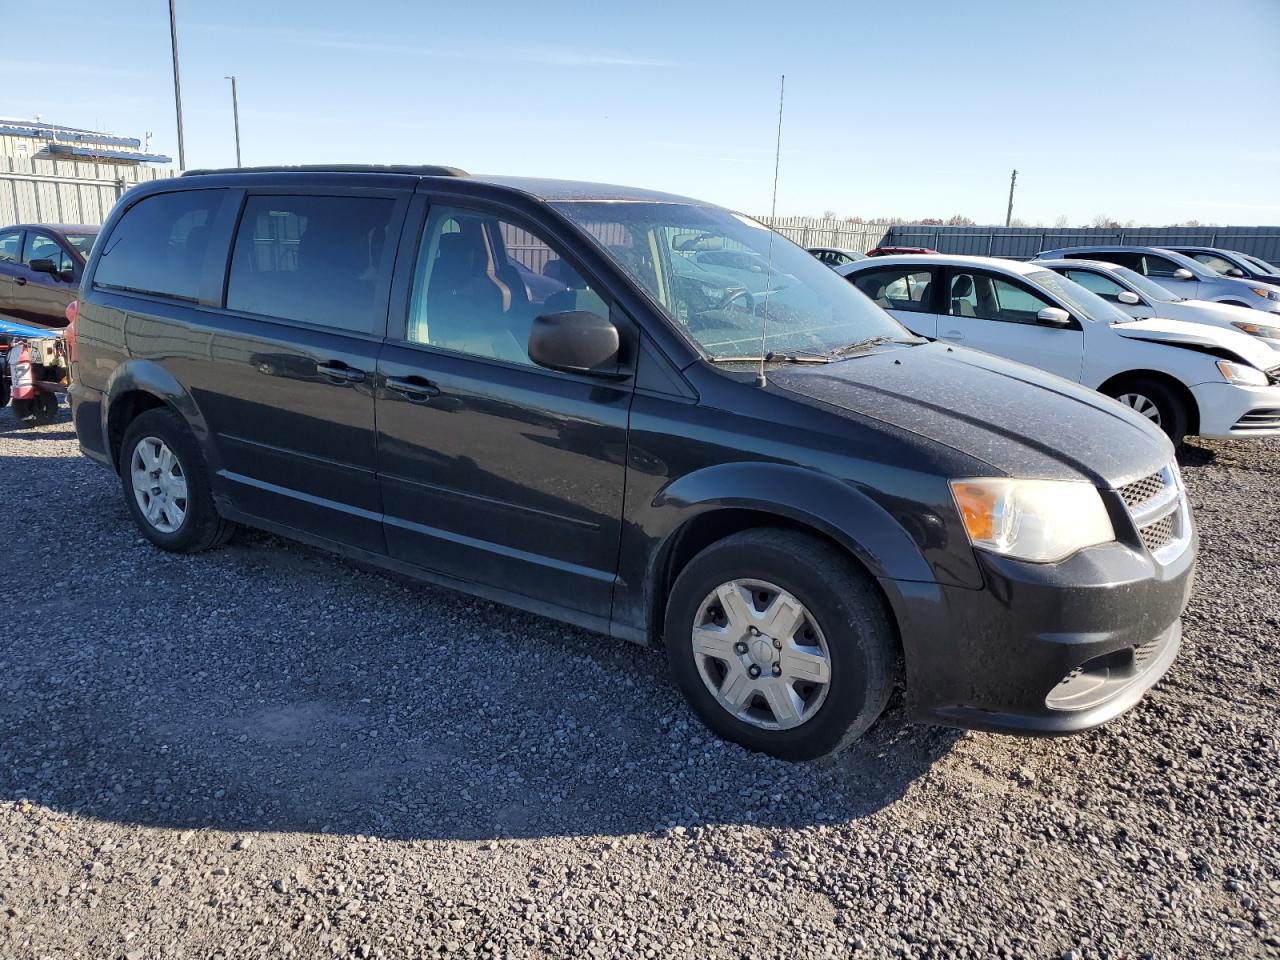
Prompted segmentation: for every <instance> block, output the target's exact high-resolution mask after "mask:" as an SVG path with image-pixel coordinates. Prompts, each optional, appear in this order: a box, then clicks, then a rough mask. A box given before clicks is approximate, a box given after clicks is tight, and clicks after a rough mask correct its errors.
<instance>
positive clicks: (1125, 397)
mask: <svg viewBox="0 0 1280 960" xmlns="http://www.w3.org/2000/svg"><path fill="white" fill-rule="evenodd" d="M1116 399H1117V400H1119V401H1120V402H1121V403H1123V404H1124V405H1125V406H1126V407H1129V408H1131V409H1132V410H1135V411H1136V412H1138V413H1140V414H1142V416H1144V417H1146V418H1147V419H1148V420H1150V421H1151V422H1152V423H1154V424H1155V425H1156V426H1157V427H1158V426H1160V425H1161V424H1160V408H1159V407H1157V406H1156V405H1155V402H1154V401H1153V400H1152V399H1151V398H1150V397H1147V396H1143V395H1142V394H1141V393H1122V394H1120V396H1118V397H1116Z"/></svg>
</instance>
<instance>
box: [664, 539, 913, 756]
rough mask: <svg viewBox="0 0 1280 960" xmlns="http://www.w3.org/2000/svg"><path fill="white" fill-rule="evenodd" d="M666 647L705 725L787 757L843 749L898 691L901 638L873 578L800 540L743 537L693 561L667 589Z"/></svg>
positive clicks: (834, 552)
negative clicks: (895, 673) (896, 660)
mask: <svg viewBox="0 0 1280 960" xmlns="http://www.w3.org/2000/svg"><path fill="white" fill-rule="evenodd" d="M665 640H666V649H667V658H668V661H669V663H670V666H671V673H672V676H673V677H674V679H675V682H676V685H677V686H678V687H679V688H680V690H681V692H682V693H683V694H684V695H685V697H686V699H687V700H688V701H689V703H690V704H691V705H692V707H693V709H694V710H695V711H696V712H697V713H698V715H699V716H700V717H701V718H702V720H703V721H704V722H705V723H706V724H707V726H709V727H710V728H711V729H712V730H714V731H715V732H716V733H718V734H719V735H720V736H722V737H724V738H725V739H727V740H732V741H734V742H735V743H739V744H741V745H742V746H744V747H746V748H748V749H750V750H758V751H760V752H763V753H768V754H772V755H773V756H775V757H780V758H782V759H784V760H812V759H814V758H816V757H821V756H825V755H828V754H833V753H837V752H839V751H840V750H842V749H843V748H844V747H846V746H847V745H848V744H849V743H851V742H852V741H853V740H855V739H856V738H857V737H858V736H859V735H860V734H862V733H863V732H864V731H865V730H866V729H867V728H868V727H870V726H871V724H872V723H873V722H875V719H876V718H877V717H878V716H879V715H880V714H881V712H882V711H883V710H884V707H885V704H886V703H887V702H888V699H889V693H890V691H891V689H892V686H893V683H892V668H891V663H892V661H893V650H894V632H893V628H892V626H891V625H890V620H889V614H888V612H887V610H886V609H885V604H884V601H883V599H882V598H881V597H880V595H879V593H878V592H877V590H876V588H875V587H874V586H873V584H872V583H871V580H870V578H869V577H867V575H866V574H865V573H863V572H862V571H861V570H860V569H859V568H858V567H856V566H855V565H854V563H853V561H852V560H851V559H850V558H849V557H848V556H846V555H845V554H844V553H843V552H842V551H841V550H839V549H837V548H836V547H834V546H833V545H831V544H829V543H827V542H826V541H824V540H821V539H819V538H817V537H814V536H810V535H808V534H803V533H797V532H795V531H790V530H776V529H765V530H750V531H746V532H744V533H739V534H735V535H733V536H731V537H727V538H726V539H724V540H721V541H719V542H718V543H715V544H713V545H711V546H710V547H707V548H706V549H705V550H703V551H702V552H701V553H699V554H698V555H697V556H696V557H694V558H693V560H691V561H690V562H689V564H688V565H687V566H686V567H685V568H684V570H683V571H681V573H680V576H679V577H678V578H677V579H676V582H675V585H674V586H673V587H672V589H671V596H670V599H669V601H668V603H667V613H666V629H665Z"/></svg>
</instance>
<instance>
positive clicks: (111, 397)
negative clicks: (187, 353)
mask: <svg viewBox="0 0 1280 960" xmlns="http://www.w3.org/2000/svg"><path fill="white" fill-rule="evenodd" d="M103 392H104V395H105V401H104V402H103V404H102V414H101V416H102V440H103V444H104V446H103V449H104V450H107V451H109V452H111V450H112V448H111V433H110V428H109V425H110V422H111V410H112V408H113V407H114V406H115V404H116V402H117V401H118V400H119V399H120V398H121V397H123V396H125V395H126V394H128V393H133V392H141V393H146V394H150V395H151V396H153V397H155V398H156V399H157V400H160V401H161V402H163V403H165V404H167V405H168V406H170V407H173V408H174V409H175V410H177V411H178V413H179V414H181V415H182V418H183V419H184V420H185V421H186V423H187V426H188V427H189V428H190V429H191V432H192V433H193V434H195V437H196V440H197V442H199V444H200V447H201V449H202V450H203V452H204V455H205V460H206V462H207V463H208V464H209V468H210V470H211V471H216V469H217V455H216V451H215V447H214V444H213V443H212V438H211V435H210V433H209V426H208V424H207V423H206V422H205V418H204V415H203V414H202V413H201V412H200V408H199V406H198V405H197V404H196V402H195V399H194V398H193V397H192V396H191V394H190V393H188V392H187V391H186V390H185V389H184V388H183V387H182V385H181V384H179V383H178V381H177V379H175V378H174V376H173V375H172V374H171V373H169V371H167V370H165V369H164V367H162V366H161V365H160V364H159V363H156V362H155V361H154V360H144V359H139V358H133V359H128V360H125V361H124V362H122V363H120V364H119V365H117V366H116V368H115V369H114V370H112V371H111V375H110V376H109V377H108V378H107V382H106V384H105V385H104V391H103Z"/></svg>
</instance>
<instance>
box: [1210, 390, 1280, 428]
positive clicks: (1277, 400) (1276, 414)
mask: <svg viewBox="0 0 1280 960" xmlns="http://www.w3.org/2000/svg"><path fill="white" fill-rule="evenodd" d="M1191 395H1192V396H1193V397H1195V400H1196V407H1197V408H1198V409H1199V413H1200V431H1199V433H1200V436H1202V437H1214V438H1218V439H1229V438H1231V437H1275V436H1280V386H1266V387H1247V386H1241V385H1239V384H1234V383H1201V384H1197V385H1196V386H1194V387H1192V388H1191Z"/></svg>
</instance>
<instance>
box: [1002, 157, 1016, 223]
mask: <svg viewBox="0 0 1280 960" xmlns="http://www.w3.org/2000/svg"><path fill="white" fill-rule="evenodd" d="M1017 182H1018V171H1017V170H1015V171H1013V175H1012V176H1011V177H1009V209H1008V210H1006V211H1005V213H1004V225H1005V226H1006V227H1007V226H1009V225H1010V224H1011V223H1013V185H1014V184H1015V183H1017Z"/></svg>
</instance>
